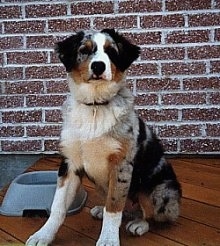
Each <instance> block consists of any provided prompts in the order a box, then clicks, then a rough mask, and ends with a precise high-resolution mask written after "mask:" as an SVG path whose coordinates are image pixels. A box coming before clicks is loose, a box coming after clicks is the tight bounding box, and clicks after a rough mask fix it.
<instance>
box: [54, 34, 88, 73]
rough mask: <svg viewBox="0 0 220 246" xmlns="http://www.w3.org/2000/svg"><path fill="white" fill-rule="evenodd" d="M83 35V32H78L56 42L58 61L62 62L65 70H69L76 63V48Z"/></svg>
mask: <svg viewBox="0 0 220 246" xmlns="http://www.w3.org/2000/svg"><path fill="white" fill-rule="evenodd" d="M84 35H85V34H84V32H78V33H77V34H75V35H72V36H70V37H69V38H67V39H65V40H64V41H61V42H58V43H57V44H56V47H55V51H56V52H57V53H58V55H59V58H60V61H61V62H62V63H63V64H64V66H65V68H66V71H67V72H70V71H71V70H72V69H73V68H74V67H75V66H76V65H77V54H78V49H79V47H80V45H81V41H82V39H83V38H84Z"/></svg>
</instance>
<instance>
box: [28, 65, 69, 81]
mask: <svg viewBox="0 0 220 246" xmlns="http://www.w3.org/2000/svg"><path fill="white" fill-rule="evenodd" d="M25 77H26V78H27V79H47V78H48V79H54V78H66V72H65V69H64V68H63V67H61V66H32V67H27V68H26V69H25Z"/></svg>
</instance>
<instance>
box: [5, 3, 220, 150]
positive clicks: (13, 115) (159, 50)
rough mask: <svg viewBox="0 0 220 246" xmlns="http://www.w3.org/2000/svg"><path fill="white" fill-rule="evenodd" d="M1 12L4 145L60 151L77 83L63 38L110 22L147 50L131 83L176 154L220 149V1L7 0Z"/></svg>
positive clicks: (141, 109) (139, 105) (143, 111)
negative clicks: (62, 50) (57, 46)
mask: <svg viewBox="0 0 220 246" xmlns="http://www.w3.org/2000/svg"><path fill="white" fill-rule="evenodd" d="M0 19H1V24H0V33H1V34H0V38H1V40H0V49H1V53H0V61H1V64H2V66H1V67H0V83H1V84H0V85H1V86H0V108H1V112H0V149H1V153H32V152H34V153H38V152H44V153H54V152H57V150H58V140H59V134H60V129H61V121H62V119H61V111H60V108H61V105H62V104H63V102H64V100H65V98H66V93H67V92H68V88H67V84H66V74H65V71H64V67H63V66H62V65H61V64H60V63H59V61H58V59H57V57H56V56H55V54H54V52H53V47H54V43H55V42H56V41H58V40H60V39H62V38H64V37H65V36H67V35H70V34H71V33H72V32H73V31H74V30H79V29H90V28H93V29H102V28H107V27H108V28H116V29H118V30H119V31H120V32H122V33H124V35H126V36H127V37H128V38H129V39H130V40H132V41H133V42H134V43H136V44H138V45H140V46H141V48H142V53H141V57H140V59H139V60H137V61H136V62H135V63H134V64H133V65H132V67H131V69H130V70H129V72H128V75H129V76H128V84H129V86H130V87H131V89H132V91H133V93H134V95H135V97H136V110H137V112H138V114H139V115H140V116H142V117H143V119H144V120H145V121H146V122H147V123H148V125H150V126H152V127H153V128H154V130H155V131H156V132H157V134H158V135H159V137H160V138H161V139H162V141H163V143H164V144H165V148H166V150H167V153H173V154H178V153H184V154H185V153H192V154H195V153H201V154H217V153H219V148H220V147H219V146H220V143H219V138H220V129H219V126H220V106H219V104H220V92H219V89H220V1H219V0H199V1H198V0H185V1H184V0H183V1H179V0H140V1H135V0H130V1H124V0H123V1H117V0H115V1H108V0H106V1H92V0H90V1H89V0H87V1H83V0H81V1H61V0H60V1H45V0H44V1H41V0H39V1H34V0H32V1H26V0H20V1H19V0H16V1H14V0H3V1H1V3H0Z"/></svg>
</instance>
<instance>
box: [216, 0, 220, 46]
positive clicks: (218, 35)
mask: <svg viewBox="0 0 220 246" xmlns="http://www.w3.org/2000/svg"><path fill="white" fill-rule="evenodd" d="M219 2H220V1H219ZM215 41H220V29H216V30H215Z"/></svg>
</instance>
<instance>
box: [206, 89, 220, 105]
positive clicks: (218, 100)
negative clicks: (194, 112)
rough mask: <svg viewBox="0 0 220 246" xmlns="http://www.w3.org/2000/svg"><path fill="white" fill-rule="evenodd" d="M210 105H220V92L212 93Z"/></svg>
mask: <svg viewBox="0 0 220 246" xmlns="http://www.w3.org/2000/svg"><path fill="white" fill-rule="evenodd" d="M209 103H211V104H218V105H220V92H219V91H216V92H212V93H210V95H209Z"/></svg>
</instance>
